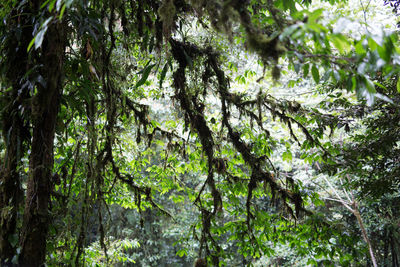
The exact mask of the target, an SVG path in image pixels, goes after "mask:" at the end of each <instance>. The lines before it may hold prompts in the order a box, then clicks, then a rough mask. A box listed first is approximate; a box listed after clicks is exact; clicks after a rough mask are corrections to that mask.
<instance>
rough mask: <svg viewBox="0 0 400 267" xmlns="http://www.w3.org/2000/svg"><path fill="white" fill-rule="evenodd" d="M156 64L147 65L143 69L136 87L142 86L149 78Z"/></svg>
mask: <svg viewBox="0 0 400 267" xmlns="http://www.w3.org/2000/svg"><path fill="white" fill-rule="evenodd" d="M155 65H156V64H151V65H148V66H147V67H145V68H144V69H143V71H142V77H141V78H140V80H139V81H138V82H137V83H136V85H135V88H138V87H139V86H142V85H143V84H144V83H145V82H146V81H147V78H148V77H149V75H150V72H151V69H152V68H153V67H154V66H155Z"/></svg>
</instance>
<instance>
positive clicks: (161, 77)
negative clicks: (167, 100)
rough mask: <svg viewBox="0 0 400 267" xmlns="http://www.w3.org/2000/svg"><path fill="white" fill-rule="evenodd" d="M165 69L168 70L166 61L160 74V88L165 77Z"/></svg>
mask: <svg viewBox="0 0 400 267" xmlns="http://www.w3.org/2000/svg"><path fill="white" fill-rule="evenodd" d="M167 71H168V62H167V63H165V65H164V68H163V69H162V71H161V74H160V89H161V88H162V83H163V81H164V79H165V75H166V74H167Z"/></svg>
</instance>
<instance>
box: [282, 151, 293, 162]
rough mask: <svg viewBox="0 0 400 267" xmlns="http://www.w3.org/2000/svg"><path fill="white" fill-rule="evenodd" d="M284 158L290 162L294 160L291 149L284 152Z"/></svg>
mask: <svg viewBox="0 0 400 267" xmlns="http://www.w3.org/2000/svg"><path fill="white" fill-rule="evenodd" d="M282 159H283V160H284V161H288V162H290V161H292V153H291V152H290V151H285V152H283V154H282Z"/></svg>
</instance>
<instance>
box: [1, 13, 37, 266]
mask: <svg viewBox="0 0 400 267" xmlns="http://www.w3.org/2000/svg"><path fill="white" fill-rule="evenodd" d="M27 9H28V8H27ZM22 10H23V11H24V12H25V13H26V14H28V13H29V11H27V10H25V9H22ZM30 19H31V18H30V17H29V15H23V16H17V15H16V14H14V11H13V12H12V13H11V16H10V17H9V19H7V25H9V32H8V33H7V35H6V40H5V46H4V52H5V54H6V57H5V58H4V59H3V60H2V61H3V64H4V67H5V75H4V79H3V80H2V82H3V83H4V85H6V86H7V87H11V90H10V91H6V92H4V94H3V96H2V99H1V101H2V102H3V103H2V104H3V105H4V106H3V107H4V109H3V110H2V114H1V120H2V129H1V130H2V135H3V136H2V137H3V142H4V144H6V153H5V156H4V159H2V166H0V211H1V216H0V265H1V266H6V265H8V264H10V262H11V260H12V259H13V257H14V256H15V255H16V253H15V251H16V247H17V245H18V233H17V227H16V225H17V216H18V210H19V208H20V205H21V204H22V202H23V201H22V200H23V192H22V189H21V182H20V174H19V170H18V169H19V167H21V158H22V157H23V156H24V155H25V153H26V145H25V144H24V142H26V141H27V140H28V139H29V138H30V135H29V130H28V129H27V126H26V125H25V122H24V120H25V119H24V116H27V115H26V112H25V113H24V108H23V107H25V106H24V102H25V99H27V98H29V89H28V87H27V86H25V87H24V86H23V83H24V81H25V80H26V77H25V75H26V71H27V70H28V69H29V59H28V53H27V47H28V45H29V42H30V41H31V39H32V30H33V28H32V26H31V24H32V23H31V21H30ZM21 25H22V26H21ZM18 30H21V33H20V34H18ZM17 48H18V49H17ZM25 111H26V109H25Z"/></svg>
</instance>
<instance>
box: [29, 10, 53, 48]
mask: <svg viewBox="0 0 400 267" xmlns="http://www.w3.org/2000/svg"><path fill="white" fill-rule="evenodd" d="M52 19H53V17H52V16H50V17H49V18H47V19H46V20H45V22H44V23H43V24H42V26H41V27H40V31H39V32H38V33H37V34H36V36H35V37H34V38H33V39H32V40H31V42H30V43H29V45H28V49H27V50H28V51H29V50H30V49H31V48H32V45H33V44H35V49H38V48H39V47H40V46H41V45H42V43H43V39H44V36H45V34H46V32H47V28H48V24H49V23H50V21H51V20H52Z"/></svg>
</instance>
